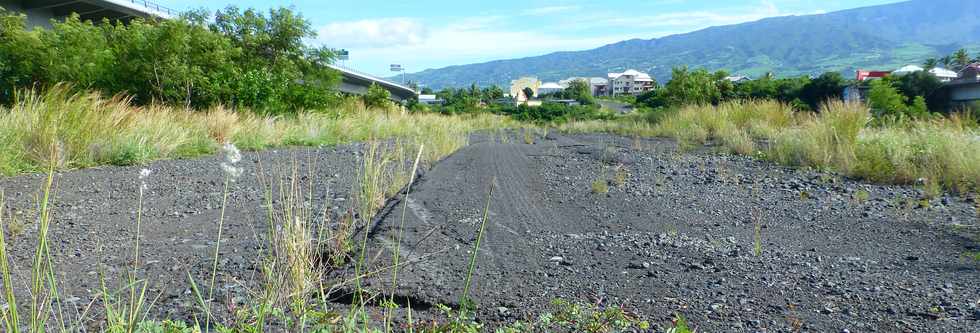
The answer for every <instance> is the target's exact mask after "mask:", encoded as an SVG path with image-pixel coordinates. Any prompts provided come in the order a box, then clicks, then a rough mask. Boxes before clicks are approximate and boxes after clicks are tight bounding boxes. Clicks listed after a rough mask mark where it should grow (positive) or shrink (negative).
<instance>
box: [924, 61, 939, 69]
mask: <svg viewBox="0 0 980 333" xmlns="http://www.w3.org/2000/svg"><path fill="white" fill-rule="evenodd" d="M937 66H939V60H936V58H929V59H926V62H924V63H922V67H925V69H926V70H927V71H928V70H932V69H933V68H936V67H937Z"/></svg>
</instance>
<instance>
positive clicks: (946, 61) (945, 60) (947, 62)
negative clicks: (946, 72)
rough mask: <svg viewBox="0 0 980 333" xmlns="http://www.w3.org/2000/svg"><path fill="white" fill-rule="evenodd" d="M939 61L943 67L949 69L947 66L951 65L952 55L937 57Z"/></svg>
mask: <svg viewBox="0 0 980 333" xmlns="http://www.w3.org/2000/svg"><path fill="white" fill-rule="evenodd" d="M939 62H941V63H942V64H943V67H945V68H946V69H949V67H951V65H952V64H953V57H950V56H945V57H942V58H940V59H939Z"/></svg>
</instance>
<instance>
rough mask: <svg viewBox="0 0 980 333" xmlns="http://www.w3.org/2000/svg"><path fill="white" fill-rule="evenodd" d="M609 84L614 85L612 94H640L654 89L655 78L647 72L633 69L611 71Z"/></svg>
mask: <svg viewBox="0 0 980 333" xmlns="http://www.w3.org/2000/svg"><path fill="white" fill-rule="evenodd" d="M608 77H609V85H611V86H612V92H611V94H612V95H613V96H615V95H639V94H642V93H645V92H648V91H651V90H653V88H654V86H653V78H651V77H650V75H649V74H647V73H642V72H639V71H636V70H633V69H630V70H627V71H625V72H622V73H609V74H608Z"/></svg>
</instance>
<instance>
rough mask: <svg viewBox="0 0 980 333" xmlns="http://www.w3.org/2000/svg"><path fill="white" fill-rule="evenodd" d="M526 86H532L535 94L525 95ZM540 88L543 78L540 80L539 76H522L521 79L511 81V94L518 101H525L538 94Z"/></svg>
mask: <svg viewBox="0 0 980 333" xmlns="http://www.w3.org/2000/svg"><path fill="white" fill-rule="evenodd" d="M524 88H531V91H533V92H534V96H524ZM540 88H541V80H538V78H536V77H522V78H520V79H517V80H513V81H510V96H511V97H513V98H514V100H516V101H517V102H518V103H523V102H526V101H527V100H529V99H531V98H534V97H535V96H537V95H538V89H540Z"/></svg>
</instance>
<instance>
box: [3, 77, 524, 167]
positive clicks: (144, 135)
mask: <svg viewBox="0 0 980 333" xmlns="http://www.w3.org/2000/svg"><path fill="white" fill-rule="evenodd" d="M516 126H518V124H517V123H516V122H513V121H511V120H509V119H508V118H505V117H499V116H494V115H490V114H486V113H480V114H475V115H467V116H443V115H438V114H431V113H424V114H413V113H406V112H380V111H378V110H370V109H368V108H366V107H365V106H364V105H363V104H362V103H360V102H357V101H353V100H351V101H348V102H346V103H344V104H343V105H340V106H338V107H336V108H333V109H330V110H323V111H311V112H301V113H298V114H294V115H289V116H278V117H273V116H263V115H258V114H255V113H252V112H249V111H247V110H237V111H236V110H231V109H228V108H224V107H214V108H211V109H209V110H203V111H196V110H190V109H184V108H177V107H172V106H164V105H151V106H147V107H136V106H133V105H132V104H131V103H129V99H128V98H125V97H121V96H117V97H113V98H105V97H103V96H101V95H99V94H98V93H94V92H92V93H73V92H72V90H69V89H67V88H65V87H54V88H51V89H47V90H45V91H43V92H39V91H22V92H21V93H20V95H19V96H18V97H17V99H16V101H15V103H14V104H13V105H12V106H10V107H0V174H4V175H12V174H17V173H22V172H35V171H43V170H45V169H46V168H47V166H48V165H51V164H54V165H55V167H56V168H57V169H71V168H81V167H89V166H95V165H105V164H115V165H130V164H139V163H145V162H148V161H151V160H155V159H167V158H180V157H193V156H200V155H205V154H212V153H214V152H215V151H217V150H218V149H219V148H220V147H221V145H222V144H224V143H226V142H228V143H232V144H235V145H236V146H238V147H240V148H242V149H246V150H257V149H264V148H270V147H279V146H323V145H334V144H342V143H350V142H355V141H366V140H371V139H377V140H384V139H391V138H416V139H417V138H421V137H425V138H427V139H428V140H431V141H432V142H431V145H430V147H429V149H427V154H428V155H427V156H426V158H427V159H429V160H435V159H437V158H438V157H439V156H445V155H446V154H448V153H450V152H452V151H454V150H455V149H457V148H458V145H459V144H458V142H459V141H460V140H458V138H459V137H465V136H466V135H467V134H468V133H470V132H473V131H477V130H485V129H498V128H507V127H516ZM52 151H54V152H55V153H54V154H51V152H52Z"/></svg>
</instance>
